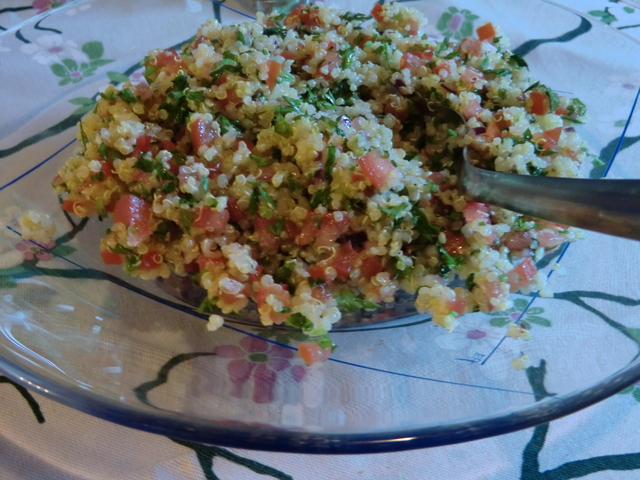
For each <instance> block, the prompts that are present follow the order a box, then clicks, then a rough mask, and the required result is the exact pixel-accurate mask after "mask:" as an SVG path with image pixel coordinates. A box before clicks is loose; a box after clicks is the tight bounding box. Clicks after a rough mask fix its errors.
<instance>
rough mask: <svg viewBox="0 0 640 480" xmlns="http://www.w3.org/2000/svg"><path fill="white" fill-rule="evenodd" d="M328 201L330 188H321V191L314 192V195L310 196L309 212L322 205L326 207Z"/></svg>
mask: <svg viewBox="0 0 640 480" xmlns="http://www.w3.org/2000/svg"><path fill="white" fill-rule="evenodd" d="M330 200H331V187H326V188H323V189H322V190H318V191H316V193H314V194H313V195H312V196H311V200H310V201H309V205H310V206H311V210H315V209H316V208H317V207H318V206H319V205H324V206H325V207H328V206H329V202H330Z"/></svg>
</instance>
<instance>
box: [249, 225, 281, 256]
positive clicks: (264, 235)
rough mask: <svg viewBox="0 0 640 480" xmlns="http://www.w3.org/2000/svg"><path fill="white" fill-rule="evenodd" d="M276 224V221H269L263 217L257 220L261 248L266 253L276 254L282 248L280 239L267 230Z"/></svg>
mask: <svg viewBox="0 0 640 480" xmlns="http://www.w3.org/2000/svg"><path fill="white" fill-rule="evenodd" d="M275 222H276V221H275V219H271V220H267V219H266V218H261V217H258V218H256V219H255V221H254V224H255V227H256V232H257V233H258V241H259V243H260V248H261V249H263V250H265V251H269V252H274V251H276V250H278V248H279V247H280V238H279V237H278V236H277V235H276V234H275V233H273V232H272V231H271V230H269V229H268V228H267V227H270V226H272V225H273V224H274V223H275Z"/></svg>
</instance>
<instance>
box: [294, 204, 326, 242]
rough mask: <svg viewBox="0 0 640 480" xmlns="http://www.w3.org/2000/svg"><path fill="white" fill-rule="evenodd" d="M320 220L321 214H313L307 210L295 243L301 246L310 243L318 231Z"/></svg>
mask: <svg viewBox="0 0 640 480" xmlns="http://www.w3.org/2000/svg"><path fill="white" fill-rule="evenodd" d="M321 221H322V216H321V215H318V214H314V213H313V212H311V211H309V213H308V214H307V219H306V220H305V222H304V224H303V225H302V229H301V230H300V233H299V234H298V236H297V237H296V243H297V244H298V245H301V246H305V245H309V244H310V243H312V242H313V241H314V240H315V238H316V236H317V235H318V232H320V223H321Z"/></svg>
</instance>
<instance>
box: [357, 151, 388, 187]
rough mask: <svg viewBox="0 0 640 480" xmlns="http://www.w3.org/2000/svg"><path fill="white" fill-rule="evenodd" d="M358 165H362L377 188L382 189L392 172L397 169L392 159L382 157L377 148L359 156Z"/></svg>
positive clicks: (365, 173) (363, 171)
mask: <svg viewBox="0 0 640 480" xmlns="http://www.w3.org/2000/svg"><path fill="white" fill-rule="evenodd" d="M358 165H360V168H361V169H362V173H363V174H364V175H365V177H367V179H368V180H369V181H370V182H371V184H372V185H373V186H374V187H375V188H376V189H377V190H381V189H382V188H383V187H384V186H385V185H386V184H387V181H388V180H389V177H390V176H391V172H393V170H394V169H395V167H394V166H393V163H391V160H389V159H388V158H384V157H381V156H380V154H379V153H378V151H377V150H374V151H372V152H369V153H367V154H366V155H365V156H364V157H362V158H359V159H358Z"/></svg>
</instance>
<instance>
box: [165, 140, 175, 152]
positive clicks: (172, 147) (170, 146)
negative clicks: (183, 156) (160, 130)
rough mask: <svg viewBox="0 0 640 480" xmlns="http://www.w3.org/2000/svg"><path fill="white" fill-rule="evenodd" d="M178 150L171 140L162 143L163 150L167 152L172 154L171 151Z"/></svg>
mask: <svg viewBox="0 0 640 480" xmlns="http://www.w3.org/2000/svg"><path fill="white" fill-rule="evenodd" d="M176 148H177V145H176V144H175V143H173V142H172V141H171V140H165V141H164V142H162V149H163V150H167V151H169V152H170V151H171V150H175V149H176Z"/></svg>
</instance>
